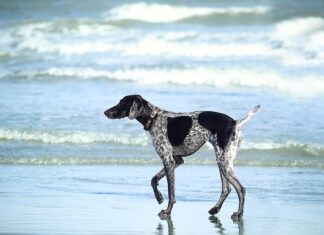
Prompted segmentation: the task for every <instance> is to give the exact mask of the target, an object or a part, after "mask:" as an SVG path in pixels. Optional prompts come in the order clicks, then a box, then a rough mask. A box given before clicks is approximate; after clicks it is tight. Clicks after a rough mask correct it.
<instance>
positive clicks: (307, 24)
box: [274, 17, 324, 39]
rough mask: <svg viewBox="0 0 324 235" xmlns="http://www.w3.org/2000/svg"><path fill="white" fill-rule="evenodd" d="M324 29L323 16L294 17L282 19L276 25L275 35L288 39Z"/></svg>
mask: <svg viewBox="0 0 324 235" xmlns="http://www.w3.org/2000/svg"><path fill="white" fill-rule="evenodd" d="M323 29H324V19H323V18H321V17H306V18H293V19H289V20H285V21H282V22H280V23H278V24H277V25H276V26H275V31H274V34H275V37H277V38H281V39H287V38H291V37H298V36H305V35H308V34H311V33H313V32H316V31H318V30H323Z"/></svg>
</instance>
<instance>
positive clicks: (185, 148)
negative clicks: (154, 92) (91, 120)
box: [105, 95, 260, 220]
mask: <svg viewBox="0 0 324 235" xmlns="http://www.w3.org/2000/svg"><path fill="white" fill-rule="evenodd" d="M259 109H260V106H259V105H258V106H256V107H255V108H254V109H253V110H252V111H251V112H249V113H248V114H247V116H246V117H245V118H243V119H241V120H234V119H232V118H231V117H229V116H227V115H225V114H222V113H217V112H211V111H205V112H199V111H198V112H188V113H175V112H169V111H165V110H162V109H160V108H158V107H156V106H154V105H152V104H151V103H149V102H148V101H146V100H145V99H143V98H142V97H141V96H140V95H129V96H125V97H124V98H123V99H121V100H120V102H119V103H118V104H117V105H116V106H114V107H112V108H110V109H108V110H107V111H105V115H106V116H107V117H108V118H110V119H120V118H124V117H129V118H130V119H136V120H137V121H138V122H140V123H141V124H142V125H143V126H144V130H146V131H149V133H150V135H151V138H152V141H153V145H154V147H155V149H156V152H157V153H158V155H159V156H160V158H161V160H162V162H163V166H164V167H163V168H162V169H161V170H160V171H159V172H158V173H157V174H156V175H155V176H154V177H153V178H152V181H151V184H152V187H153V190H154V195H155V197H156V200H157V201H158V203H160V204H161V203H162V202H163V196H162V194H161V193H160V191H159V190H158V188H157V186H158V182H159V180H160V179H161V178H163V177H164V176H165V175H166V177H167V182H168V195H169V204H168V207H167V209H166V210H162V211H161V212H160V213H159V216H160V217H161V218H167V217H168V216H169V215H170V214H171V210H172V207H173V204H174V203H175V202H176V200H175V192H174V191H175V189H174V171H175V168H176V167H177V166H179V165H181V164H182V163H183V162H184V161H183V157H186V156H189V155H191V154H193V153H195V152H196V151H197V150H198V149H199V148H200V147H201V146H203V145H204V144H205V143H206V142H207V141H209V142H210V143H211V144H212V145H213V146H214V148H215V152H216V161H217V164H218V167H219V171H220V177H221V180H222V193H221V196H220V198H219V200H218V202H217V203H216V205H215V206H214V207H213V208H211V209H210V210H209V213H210V214H211V215H214V214H216V213H218V212H219V210H220V209H221V207H222V204H223V202H224V201H225V199H226V197H227V196H228V194H229V193H230V191H231V187H230V185H232V186H233V187H234V188H235V190H236V192H237V194H238V197H239V208H238V211H237V212H235V213H233V215H232V219H234V220H236V219H239V218H240V217H242V215H243V207H244V197H245V188H244V187H243V186H242V185H241V184H240V182H239V181H238V179H237V178H236V177H235V175H234V169H233V162H234V159H235V156H236V154H237V151H238V148H239V145H240V142H241V139H242V134H241V126H242V125H243V124H244V123H246V122H247V121H248V120H249V119H250V118H251V117H252V116H253V115H254V114H255V113H256V112H258V111H259Z"/></svg>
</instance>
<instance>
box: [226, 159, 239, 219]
mask: <svg viewBox="0 0 324 235" xmlns="http://www.w3.org/2000/svg"><path fill="white" fill-rule="evenodd" d="M221 171H222V173H223V174H224V176H225V178H226V179H227V181H228V182H229V183H230V184H231V185H233V187H234V188H235V190H236V192H237V195H238V198H239V208H238V211H237V212H234V213H233V215H232V219H233V220H238V219H239V218H241V217H242V215H243V209H244V201H245V188H244V187H243V186H242V185H241V183H240V181H239V180H238V179H237V178H236V177H235V175H234V170H233V169H232V168H231V167H229V166H225V165H221Z"/></svg>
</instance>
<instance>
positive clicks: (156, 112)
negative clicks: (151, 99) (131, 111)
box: [144, 103, 160, 131]
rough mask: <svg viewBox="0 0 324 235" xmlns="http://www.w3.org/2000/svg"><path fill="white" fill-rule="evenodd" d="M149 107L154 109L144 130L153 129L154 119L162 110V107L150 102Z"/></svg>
mask: <svg viewBox="0 0 324 235" xmlns="http://www.w3.org/2000/svg"><path fill="white" fill-rule="evenodd" d="M149 107H150V108H151V109H152V111H151V113H150V116H149V118H148V120H147V122H146V123H145V125H144V130H146V131H149V130H150V129H151V126H152V123H153V120H154V119H155V118H156V116H157V114H158V112H159V111H160V109H159V108H158V107H155V106H153V105H151V104H150V103H149Z"/></svg>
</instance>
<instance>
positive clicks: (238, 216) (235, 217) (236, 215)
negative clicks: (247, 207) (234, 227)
mask: <svg viewBox="0 0 324 235" xmlns="http://www.w3.org/2000/svg"><path fill="white" fill-rule="evenodd" d="M242 216H243V212H234V213H233V215H232V216H231V219H232V220H233V221H234V222H236V221H238V220H240V219H242Z"/></svg>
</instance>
